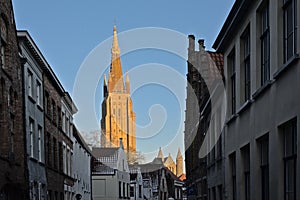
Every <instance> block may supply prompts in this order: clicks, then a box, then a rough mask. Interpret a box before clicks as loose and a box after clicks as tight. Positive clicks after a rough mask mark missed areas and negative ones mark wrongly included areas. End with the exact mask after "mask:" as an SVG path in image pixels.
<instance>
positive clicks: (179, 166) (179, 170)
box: [176, 149, 183, 177]
mask: <svg viewBox="0 0 300 200" xmlns="http://www.w3.org/2000/svg"><path fill="white" fill-rule="evenodd" d="M182 174H183V157H182V154H181V151H180V149H178V153H177V157H176V176H177V177H179V176H181V175H182Z"/></svg>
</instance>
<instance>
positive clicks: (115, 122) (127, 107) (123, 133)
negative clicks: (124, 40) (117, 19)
mask: <svg viewBox="0 0 300 200" xmlns="http://www.w3.org/2000/svg"><path fill="white" fill-rule="evenodd" d="M125 86H126V87H125ZM125 86H124V79H123V72H122V66H121V60H120V49H119V45H118V38H117V30H116V27H114V38H113V46H112V61H111V67H110V72H109V78H108V82H107V81H106V77H104V86H103V91H104V100H103V102H102V119H101V130H102V133H101V147H117V146H118V145H119V139H120V138H123V141H124V149H125V151H126V152H127V157H128V158H129V159H128V160H131V157H133V156H135V153H136V134H135V113H134V112H133V110H132V100H131V97H130V82H129V77H128V74H126V81H125Z"/></svg>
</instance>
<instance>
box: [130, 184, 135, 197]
mask: <svg viewBox="0 0 300 200" xmlns="http://www.w3.org/2000/svg"><path fill="white" fill-rule="evenodd" d="M130 197H134V187H133V186H130Z"/></svg>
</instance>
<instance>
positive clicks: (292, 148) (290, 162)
mask: <svg viewBox="0 0 300 200" xmlns="http://www.w3.org/2000/svg"><path fill="white" fill-rule="evenodd" d="M296 129H297V127H296V120H292V121H289V122H287V123H286V124H284V125H283V126H282V132H283V137H284V145H283V146H284V152H283V153H284V154H283V155H284V157H283V160H284V199H285V200H296V177H297V176H296V157H297V130H296Z"/></svg>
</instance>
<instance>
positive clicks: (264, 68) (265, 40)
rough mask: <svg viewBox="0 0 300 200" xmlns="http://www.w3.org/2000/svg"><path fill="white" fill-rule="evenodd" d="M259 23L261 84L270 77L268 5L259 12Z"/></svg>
mask: <svg viewBox="0 0 300 200" xmlns="http://www.w3.org/2000/svg"><path fill="white" fill-rule="evenodd" d="M260 23H261V35H260V46H261V85H264V84H265V83H266V81H268V80H269V79H270V30H269V5H267V6H265V7H264V8H263V9H262V10H261V13H260Z"/></svg>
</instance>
